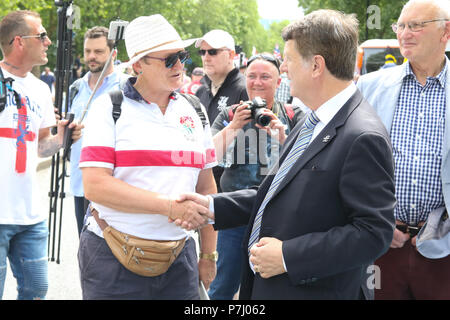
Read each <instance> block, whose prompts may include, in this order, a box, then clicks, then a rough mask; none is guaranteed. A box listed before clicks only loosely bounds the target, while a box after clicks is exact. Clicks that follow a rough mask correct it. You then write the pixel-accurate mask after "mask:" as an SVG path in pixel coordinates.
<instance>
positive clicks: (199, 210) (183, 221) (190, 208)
mask: <svg viewBox="0 0 450 320" xmlns="http://www.w3.org/2000/svg"><path fill="white" fill-rule="evenodd" d="M188 198H189V197H182V198H179V199H177V200H176V201H174V200H171V208H170V210H169V211H170V212H169V221H170V222H175V224H176V225H178V226H181V227H183V228H184V229H187V230H194V229H198V228H201V227H202V226H204V225H206V224H207V223H208V219H213V218H214V215H213V214H212V213H211V212H210V211H209V205H208V203H201V202H200V203H199V202H198V201H194V199H191V198H189V199H188Z"/></svg>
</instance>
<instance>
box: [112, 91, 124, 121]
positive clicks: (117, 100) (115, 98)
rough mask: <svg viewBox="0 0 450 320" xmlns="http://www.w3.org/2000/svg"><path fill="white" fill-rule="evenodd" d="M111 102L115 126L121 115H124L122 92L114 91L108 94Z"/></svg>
mask: <svg viewBox="0 0 450 320" xmlns="http://www.w3.org/2000/svg"><path fill="white" fill-rule="evenodd" d="M108 94H109V96H110V98H111V102H112V105H113V109H112V117H113V119H114V124H115V123H116V122H117V119H119V117H120V114H121V113H122V101H123V94H122V91H120V90H112V91H110V92H108Z"/></svg>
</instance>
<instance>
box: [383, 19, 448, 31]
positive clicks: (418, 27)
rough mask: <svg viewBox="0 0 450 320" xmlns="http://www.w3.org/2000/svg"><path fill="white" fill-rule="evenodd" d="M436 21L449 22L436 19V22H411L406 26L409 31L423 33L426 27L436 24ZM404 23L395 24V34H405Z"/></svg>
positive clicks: (393, 28)
mask: <svg viewBox="0 0 450 320" xmlns="http://www.w3.org/2000/svg"><path fill="white" fill-rule="evenodd" d="M436 21H449V19H434V20H426V21H410V22H407V23H406V25H408V28H409V30H411V31H412V32H419V31H422V30H423V28H425V25H426V24H427V23H430V22H436ZM406 25H405V24H404V23H393V24H392V31H394V33H398V32H403V30H405V26H406Z"/></svg>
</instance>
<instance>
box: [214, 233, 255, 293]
mask: <svg viewBox="0 0 450 320" xmlns="http://www.w3.org/2000/svg"><path fill="white" fill-rule="evenodd" d="M246 229H247V226H242V227H237V228H232V229H226V230H220V231H219V234H218V236H217V252H218V253H219V260H218V261H217V275H216V278H215V279H214V281H213V282H212V283H211V286H210V287H209V291H208V295H209V298H210V299H211V300H232V299H233V296H234V295H235V294H236V292H237V291H238V289H239V284H240V281H241V265H242V249H241V248H242V239H243V237H244V233H245V230H246Z"/></svg>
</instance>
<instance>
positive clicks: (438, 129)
mask: <svg viewBox="0 0 450 320" xmlns="http://www.w3.org/2000/svg"><path fill="white" fill-rule="evenodd" d="M449 5H450V2H449V1H448V0H442V1H441V0H411V1H409V2H408V3H406V4H405V6H404V7H403V9H402V12H401V14H400V17H399V18H398V21H397V23H394V24H393V25H392V29H393V31H394V32H395V33H396V34H397V39H398V41H399V45H400V52H401V53H402V55H403V56H404V57H405V58H407V59H408V62H406V63H404V64H403V65H401V66H397V67H393V68H389V69H385V70H380V71H377V72H374V73H370V74H368V75H365V76H363V77H361V78H360V79H359V81H358V87H359V88H360V90H361V92H362V93H363V94H364V96H365V98H366V99H367V100H368V101H369V102H370V103H371V104H372V106H373V107H374V108H375V109H376V111H377V113H378V115H379V116H380V118H381V119H382V121H383V123H384V125H385V126H386V128H387V129H388V131H389V132H390V136H391V140H392V145H393V150H394V160H395V180H396V181H395V182H396V188H395V189H396V197H397V206H396V208H395V218H396V226H397V228H396V230H395V231H394V239H393V241H392V243H391V246H390V250H389V251H388V252H387V253H386V254H385V255H384V256H382V257H381V258H380V259H379V260H377V261H376V262H375V264H377V265H378V266H379V267H380V271H381V283H380V288H379V289H376V290H375V298H376V299H450V277H449V270H450V256H448V254H450V249H449V246H448V242H447V244H446V245H445V241H448V238H449V235H448V234H447V236H446V237H444V238H443V239H442V242H441V243H442V244H443V246H442V247H443V248H445V247H446V249H443V250H442V251H441V252H440V253H439V254H437V253H436V252H434V253H432V252H428V253H427V252H426V251H420V250H421V249H420V243H419V242H416V240H417V239H418V237H417V234H418V232H419V230H421V228H422V227H423V226H424V224H425V222H426V221H427V220H428V218H429V217H432V216H434V215H441V214H442V217H445V215H446V213H445V210H447V212H448V209H449V208H450V183H449V182H450V163H449V161H450V70H449V69H450V64H449V60H448V58H447V57H446V56H445V47H446V45H447V43H448V39H449V38H450V20H449V19H450V8H449ZM447 217H448V214H447ZM446 239H447V240H446ZM424 243H425V242H424ZM416 245H418V246H417V247H416ZM422 254H423V255H422Z"/></svg>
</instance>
